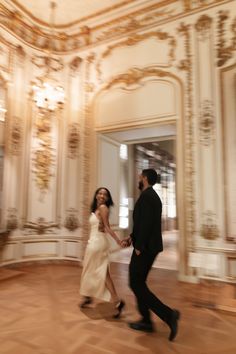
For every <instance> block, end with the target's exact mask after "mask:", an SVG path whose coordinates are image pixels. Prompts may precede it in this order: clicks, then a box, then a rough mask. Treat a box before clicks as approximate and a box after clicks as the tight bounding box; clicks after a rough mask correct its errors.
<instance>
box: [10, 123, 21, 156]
mask: <svg viewBox="0 0 236 354" xmlns="http://www.w3.org/2000/svg"><path fill="white" fill-rule="evenodd" d="M21 142H22V119H21V118H19V117H13V119H12V124H11V128H10V151H11V154H12V155H14V156H18V155H19V154H20V152H21V145H22V144H21Z"/></svg>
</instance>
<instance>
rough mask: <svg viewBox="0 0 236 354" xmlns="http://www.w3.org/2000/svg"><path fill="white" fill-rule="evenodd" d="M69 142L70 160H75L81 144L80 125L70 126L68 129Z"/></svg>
mask: <svg viewBox="0 0 236 354" xmlns="http://www.w3.org/2000/svg"><path fill="white" fill-rule="evenodd" d="M67 141H68V157H69V158H70V159H75V158H76V157H77V156H78V151H79V142H80V134H79V124H78V123H72V124H70V126H69V129H68V138H67Z"/></svg>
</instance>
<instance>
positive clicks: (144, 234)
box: [131, 187, 163, 253]
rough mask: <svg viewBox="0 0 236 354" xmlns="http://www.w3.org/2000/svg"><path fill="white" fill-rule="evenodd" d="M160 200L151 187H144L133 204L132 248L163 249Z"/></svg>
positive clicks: (150, 250) (153, 251)
mask: <svg viewBox="0 0 236 354" xmlns="http://www.w3.org/2000/svg"><path fill="white" fill-rule="evenodd" d="M161 213H162V202H161V200H160V198H159V196H158V194H157V193H156V192H155V191H154V189H153V188H152V187H148V188H147V189H145V190H144V191H143V192H142V193H141V195H140V197H139V199H138V200H137V202H136V203H135V206H134V212H133V231H132V233H131V238H132V241H133V246H134V248H136V249H138V250H140V251H141V252H143V251H145V250H147V251H149V252H152V253H159V252H161V251H163V242H162V233H161Z"/></svg>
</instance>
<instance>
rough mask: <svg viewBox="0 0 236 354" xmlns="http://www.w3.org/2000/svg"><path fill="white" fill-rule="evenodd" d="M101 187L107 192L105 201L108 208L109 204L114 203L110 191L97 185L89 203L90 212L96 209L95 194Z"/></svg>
mask: <svg viewBox="0 0 236 354" xmlns="http://www.w3.org/2000/svg"><path fill="white" fill-rule="evenodd" d="M101 189H105V191H106V192H107V196H108V199H107V201H106V203H105V204H106V206H107V207H108V208H109V207H110V206H113V205H114V202H113V200H112V196H111V193H110V191H109V190H108V189H107V188H105V187H99V188H98V189H97V190H96V192H95V193H94V197H93V201H92V204H91V207H90V210H91V212H92V213H94V212H95V210H96V209H97V199H96V196H97V194H98V193H99V192H100V190H101Z"/></svg>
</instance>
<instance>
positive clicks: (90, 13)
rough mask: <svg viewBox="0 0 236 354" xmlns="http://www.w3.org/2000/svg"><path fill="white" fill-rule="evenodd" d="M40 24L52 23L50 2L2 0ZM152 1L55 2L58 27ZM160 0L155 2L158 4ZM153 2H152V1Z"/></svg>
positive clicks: (97, 0) (46, 0)
mask: <svg viewBox="0 0 236 354" xmlns="http://www.w3.org/2000/svg"><path fill="white" fill-rule="evenodd" d="M2 1H3V3H6V4H8V5H10V7H11V8H15V9H17V10H19V11H20V12H22V13H24V14H25V15H28V17H30V18H31V19H33V20H35V21H36V22H39V23H44V24H45V23H49V22H50V3H51V1H50V0H2ZM149 1H150V0H54V2H56V11H55V21H54V24H55V25H56V26H58V25H60V26H66V25H70V24H72V23H74V22H77V21H81V20H86V19H88V18H91V17H96V16H98V15H102V14H104V13H107V14H108V13H109V14H111V13H112V12H114V11H119V10H121V9H122V8H124V7H125V8H127V7H129V8H130V7H132V6H134V5H136V4H145V3H146V4H147V3H149ZM158 1H160V0H155V2H158ZM151 2H152V0H151Z"/></svg>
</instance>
